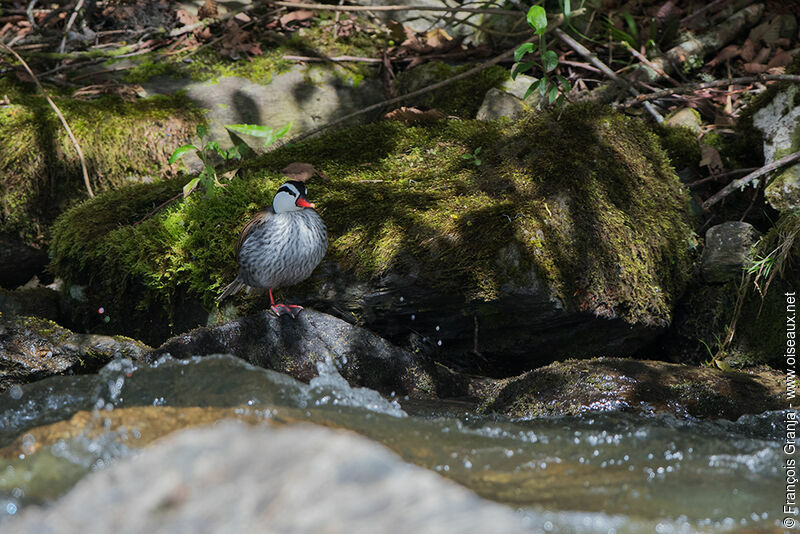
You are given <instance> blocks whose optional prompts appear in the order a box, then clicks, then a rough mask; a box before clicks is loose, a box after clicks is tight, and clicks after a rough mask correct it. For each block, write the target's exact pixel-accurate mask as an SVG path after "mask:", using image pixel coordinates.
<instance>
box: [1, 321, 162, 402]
mask: <svg viewBox="0 0 800 534" xmlns="http://www.w3.org/2000/svg"><path fill="white" fill-rule="evenodd" d="M148 350H151V349H149V347H147V346H145V345H143V344H141V343H139V342H137V341H134V340H132V339H127V338H124V337H121V336H115V337H109V336H100V335H94V334H76V333H74V332H71V331H69V330H67V329H66V328H63V327H61V326H58V325H57V324H56V323H54V322H52V321H48V320H47V319H40V318H35V317H22V316H15V315H9V314H5V313H3V314H0V391H3V390H5V389H8V388H9V387H11V386H13V385H15V384H25V383H28V382H33V381H35V380H39V379H42V378H44V377H47V376H52V375H56V374H63V373H89V372H95V371H97V369H99V368H100V367H101V366H102V365H103V364H105V363H107V362H108V361H109V360H111V359H112V358H114V357H116V356H124V357H128V358H132V359H139V358H141V357H142V356H144V354H145V353H146V352H147V351H148Z"/></svg>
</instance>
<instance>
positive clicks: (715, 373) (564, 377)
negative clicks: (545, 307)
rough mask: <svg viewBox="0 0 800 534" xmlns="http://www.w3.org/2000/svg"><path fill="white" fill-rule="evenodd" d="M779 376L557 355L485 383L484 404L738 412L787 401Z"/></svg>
mask: <svg viewBox="0 0 800 534" xmlns="http://www.w3.org/2000/svg"><path fill="white" fill-rule="evenodd" d="M785 393H786V389H785V377H784V376H783V375H782V374H781V373H780V372H778V371H775V370H773V369H770V368H767V367H762V368H759V369H751V370H748V371H746V372H745V371H731V372H722V371H719V370H717V369H715V368H711V367H690V366H684V365H676V364H671V363H666V362H657V361H649V360H629V359H621V358H595V359H592V360H581V361H578V360H567V361H564V362H556V363H553V364H551V365H548V366H546V367H542V368H539V369H536V370H534V371H531V372H529V373H526V374H524V375H521V376H519V377H515V378H510V379H506V380H500V381H497V382H496V383H494V384H493V386H492V387H491V388H489V387H487V386H486V385H485V384H484V385H483V387H482V394H483V395H484V396H485V397H486V400H485V402H484V405H483V407H482V410H483V411H486V412H499V413H502V414H505V415H509V416H511V417H524V418H529V417H538V416H542V415H575V414H579V413H585V412H592V411H633V412H639V413H644V414H648V415H652V414H659V413H672V414H674V415H677V416H679V417H690V418H691V417H694V418H711V419H713V418H725V419H737V418H738V417H740V416H741V415H744V414H758V413H761V412H764V411H767V410H781V409H785V408H787V407H788V401H787V400H786V398H785Z"/></svg>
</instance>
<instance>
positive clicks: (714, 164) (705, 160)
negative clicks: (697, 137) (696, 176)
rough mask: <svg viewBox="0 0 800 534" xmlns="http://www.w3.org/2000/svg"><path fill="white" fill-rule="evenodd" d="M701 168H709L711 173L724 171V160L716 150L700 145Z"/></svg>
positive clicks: (703, 144)
mask: <svg viewBox="0 0 800 534" xmlns="http://www.w3.org/2000/svg"><path fill="white" fill-rule="evenodd" d="M700 166H701V167H704V166H708V169H709V170H710V171H711V172H719V171H721V170H722V158H721V157H720V155H719V152H717V149H716V148H714V147H713V146H711V145H707V144H706V143H702V142H701V143H700Z"/></svg>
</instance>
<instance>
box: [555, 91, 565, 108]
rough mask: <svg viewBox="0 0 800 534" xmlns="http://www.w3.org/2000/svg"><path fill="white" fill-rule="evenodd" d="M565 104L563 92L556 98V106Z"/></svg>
mask: <svg viewBox="0 0 800 534" xmlns="http://www.w3.org/2000/svg"><path fill="white" fill-rule="evenodd" d="M563 105H564V95H563V94H561V95H558V98H556V107H557V108H560V107H562V106H563Z"/></svg>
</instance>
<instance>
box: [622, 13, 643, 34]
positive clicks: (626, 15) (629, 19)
mask: <svg viewBox="0 0 800 534" xmlns="http://www.w3.org/2000/svg"><path fill="white" fill-rule="evenodd" d="M622 18H624V19H625V22H626V23H627V24H628V29H629V30H630V32H631V35H632V36H633V37H634V39H638V38H639V27H638V26H637V25H636V21H635V20H633V17H632V16H631V14H630V13H628V12H627V11H625V12H624V13H623V14H622Z"/></svg>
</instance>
